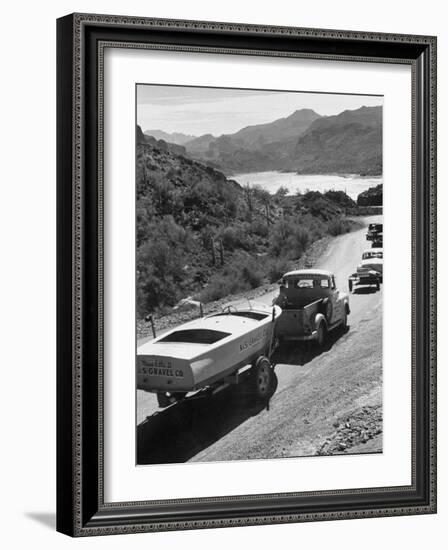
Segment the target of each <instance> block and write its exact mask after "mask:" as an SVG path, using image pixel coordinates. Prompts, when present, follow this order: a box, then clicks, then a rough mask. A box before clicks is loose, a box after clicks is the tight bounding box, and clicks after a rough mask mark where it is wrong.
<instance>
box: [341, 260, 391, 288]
mask: <svg viewBox="0 0 448 550" xmlns="http://www.w3.org/2000/svg"><path fill="white" fill-rule="evenodd" d="M382 282H383V259H382V258H368V259H365V260H361V263H360V264H359V265H358V267H357V268H356V271H355V273H352V274H351V275H350V277H349V278H348V289H349V291H350V292H356V290H357V288H359V287H361V286H364V287H365V286H374V287H375V288H376V290H380V284H381V283H382Z"/></svg>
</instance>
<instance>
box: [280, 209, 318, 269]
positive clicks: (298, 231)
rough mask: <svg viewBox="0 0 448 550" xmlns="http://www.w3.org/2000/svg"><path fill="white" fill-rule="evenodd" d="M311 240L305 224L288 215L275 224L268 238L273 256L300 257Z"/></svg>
mask: <svg viewBox="0 0 448 550" xmlns="http://www.w3.org/2000/svg"><path fill="white" fill-rule="evenodd" d="M312 241H313V239H312V235H311V233H310V230H309V228H308V227H307V226H306V224H304V223H302V222H301V220H300V221H298V220H296V219H295V218H293V217H290V218H288V219H286V220H282V221H280V222H278V223H277V224H275V226H274V228H273V231H272V233H271V237H270V239H269V248H270V253H271V255H273V256H274V257H285V258H288V259H293V258H300V256H302V254H303V253H304V252H305V250H306V249H307V248H308V246H309V244H310V243H311V242H312Z"/></svg>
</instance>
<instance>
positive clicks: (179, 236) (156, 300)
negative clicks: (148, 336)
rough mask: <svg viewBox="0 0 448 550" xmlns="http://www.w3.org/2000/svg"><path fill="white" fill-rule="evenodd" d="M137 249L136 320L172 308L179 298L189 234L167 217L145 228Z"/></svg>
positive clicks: (187, 254)
mask: <svg viewBox="0 0 448 550" xmlns="http://www.w3.org/2000/svg"><path fill="white" fill-rule="evenodd" d="M149 230H150V231H149V235H150V237H149V238H147V239H146V240H145V241H144V242H143V243H142V244H141V245H140V246H139V247H138V248H137V258H136V264H137V289H138V290H137V310H138V314H139V315H140V316H144V315H145V314H147V313H148V312H150V311H154V309H156V308H158V307H162V306H166V305H169V306H172V305H174V304H175V303H176V302H177V301H178V300H179V297H180V296H182V293H183V286H184V284H185V279H186V277H185V269H184V268H185V266H186V264H187V263H188V262H187V259H188V257H189V255H190V254H191V252H192V249H193V247H194V239H193V238H192V235H191V233H190V232H189V231H188V230H186V229H184V228H182V227H180V226H179V225H178V224H176V222H175V221H174V220H173V218H172V217H171V216H166V217H164V218H161V219H160V220H159V221H158V222H156V223H153V224H152V225H151V226H150V227H149Z"/></svg>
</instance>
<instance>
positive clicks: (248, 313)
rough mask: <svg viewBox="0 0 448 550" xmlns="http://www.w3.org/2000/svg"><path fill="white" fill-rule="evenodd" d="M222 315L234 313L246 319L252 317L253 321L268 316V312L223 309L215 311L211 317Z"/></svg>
mask: <svg viewBox="0 0 448 550" xmlns="http://www.w3.org/2000/svg"><path fill="white" fill-rule="evenodd" d="M223 315H234V316H235V317H246V318H247V319H253V320H254V321H262V320H263V319H266V317H269V314H268V313H259V312H258V311H232V310H230V311H223V312H222V313H217V314H216V315H212V317H220V316H223Z"/></svg>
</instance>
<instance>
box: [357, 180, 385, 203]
mask: <svg viewBox="0 0 448 550" xmlns="http://www.w3.org/2000/svg"><path fill="white" fill-rule="evenodd" d="M356 202H357V204H358V206H382V205H383V184H380V185H377V186H376V187H370V189H367V191H364V192H363V193H360V194H359V195H358V198H357V201H356Z"/></svg>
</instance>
